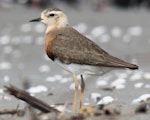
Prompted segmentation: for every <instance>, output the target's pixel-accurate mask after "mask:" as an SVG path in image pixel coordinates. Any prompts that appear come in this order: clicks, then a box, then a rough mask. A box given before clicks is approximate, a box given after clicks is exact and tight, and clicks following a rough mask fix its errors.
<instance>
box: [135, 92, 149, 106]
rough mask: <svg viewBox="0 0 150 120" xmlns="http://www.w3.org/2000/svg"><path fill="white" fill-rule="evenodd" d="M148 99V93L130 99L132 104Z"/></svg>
mask: <svg viewBox="0 0 150 120" xmlns="http://www.w3.org/2000/svg"><path fill="white" fill-rule="evenodd" d="M148 99H150V94H143V95H141V96H140V97H139V98H137V99H134V100H133V101H132V104H137V103H140V102H146V101H147V100H148Z"/></svg>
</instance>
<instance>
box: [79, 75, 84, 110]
mask: <svg viewBox="0 0 150 120" xmlns="http://www.w3.org/2000/svg"><path fill="white" fill-rule="evenodd" d="M84 88H85V83H84V79H83V76H82V75H81V93H80V109H81V108H82V104H83V98H84Z"/></svg>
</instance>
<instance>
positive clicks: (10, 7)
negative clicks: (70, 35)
mask: <svg viewBox="0 0 150 120" xmlns="http://www.w3.org/2000/svg"><path fill="white" fill-rule="evenodd" d="M48 7H58V8H60V9H62V10H63V11H64V12H65V13H66V14H67V16H68V19H69V24H70V25H71V26H73V27H74V28H75V29H77V30H78V31H79V32H81V33H82V34H84V35H85V36H87V37H88V38H90V39H91V40H93V41H94V42H96V43H97V44H99V45H100V46H101V47H102V48H103V49H104V50H106V51H107V52H109V53H110V54H112V55H114V56H116V57H119V58H122V59H124V60H126V61H128V62H132V63H135V64H138V65H139V67H140V69H139V70H137V71H130V70H117V71H112V72H110V73H107V74H105V75H104V76H84V79H85V80H86V92H85V99H84V103H90V104H91V103H92V104H96V103H97V98H103V97H105V96H111V97H112V98H113V100H114V101H119V102H121V103H125V104H126V105H127V106H126V107H130V106H131V105H132V104H134V103H136V102H137V101H138V100H139V99H138V98H139V97H140V96H142V95H145V94H148V93H149V89H150V66H149V62H150V34H149V33H150V11H149V10H150V0H0V28H1V29H0V98H1V99H0V101H1V104H0V108H10V107H12V108H15V107H16V106H17V105H18V104H19V107H21V106H23V103H22V102H20V101H18V100H16V99H15V98H13V97H11V96H9V95H8V94H6V93H5V92H4V89H3V86H4V85H10V84H12V85H15V86H17V87H19V88H23V84H25V82H26V81H28V82H29V84H30V87H29V89H28V92H30V93H31V94H32V95H35V96H36V97H38V98H39V99H42V100H45V101H46V102H48V103H49V104H55V103H64V102H66V101H67V102H72V100H73V89H74V87H73V86H74V83H73V80H72V74H70V73H68V72H66V71H65V70H63V69H62V68H60V67H59V66H57V65H55V64H54V63H53V62H52V61H51V60H50V59H49V58H48V57H47V56H46V54H45V49H44V35H45V29H46V26H45V25H44V24H42V23H29V22H28V21H29V20H31V19H34V18H37V17H39V16H40V14H41V12H42V11H43V10H44V9H45V8H48ZM79 79H80V77H79ZM105 87H106V88H114V89H113V90H112V91H109V90H103V88H105ZM66 95H67V96H66ZM148 96H149V97H150V95H149V94H148ZM144 99H145V98H144ZM10 101H12V102H10ZM135 101H136V102H135ZM139 101H140V100H139ZM139 101H138V102H139ZM12 103H13V104H12Z"/></svg>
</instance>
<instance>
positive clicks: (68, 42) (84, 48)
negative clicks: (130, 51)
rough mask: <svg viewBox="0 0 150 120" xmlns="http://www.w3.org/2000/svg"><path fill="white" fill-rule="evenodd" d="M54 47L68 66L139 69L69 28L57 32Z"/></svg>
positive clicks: (55, 51)
mask: <svg viewBox="0 0 150 120" xmlns="http://www.w3.org/2000/svg"><path fill="white" fill-rule="evenodd" d="M52 46H53V47H52V49H53V54H54V55H55V56H56V57H57V58H58V59H59V60H60V61H61V62H63V63H66V64H70V63H77V64H86V65H94V66H103V67H121V68H131V69H136V68H137V66H136V65H134V64H130V63H127V62H125V61H123V60H121V59H119V58H116V57H113V56H111V55H109V54H108V53H107V52H106V51H104V50H103V49H102V48H101V47H99V46H98V45H97V44H95V43H94V42H93V41H91V40H89V39H88V38H86V37H85V36H83V35H82V34H80V33H79V32H78V31H76V30H75V29H73V28H71V27H69V26H68V27H66V28H65V29H61V30H59V31H57V37H56V39H55V40H53V42H52Z"/></svg>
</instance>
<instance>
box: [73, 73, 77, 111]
mask: <svg viewBox="0 0 150 120" xmlns="http://www.w3.org/2000/svg"><path fill="white" fill-rule="evenodd" d="M73 80H74V82H75V91H74V101H73V112H74V113H76V110H77V97H78V80H77V76H76V75H75V74H74V75H73Z"/></svg>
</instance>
